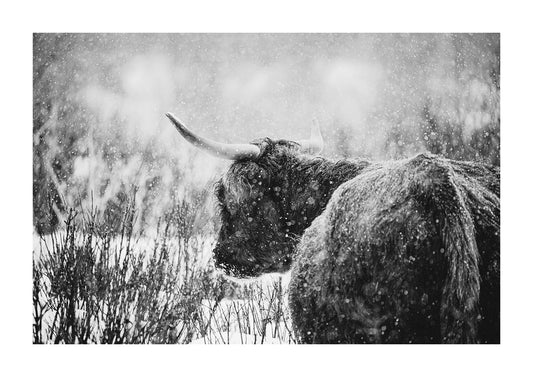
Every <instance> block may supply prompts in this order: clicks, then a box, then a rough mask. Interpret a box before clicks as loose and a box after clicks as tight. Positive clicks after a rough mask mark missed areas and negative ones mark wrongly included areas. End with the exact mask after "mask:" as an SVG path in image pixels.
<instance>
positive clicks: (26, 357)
mask: <svg viewBox="0 0 533 377" xmlns="http://www.w3.org/2000/svg"><path fill="white" fill-rule="evenodd" d="M524 3H525V2H524ZM407 4H409V5H407ZM2 8H3V10H2V16H1V18H2V22H1V23H0V24H1V25H2V26H1V27H2V33H1V35H2V36H1V38H2V43H1V44H0V46H1V51H2V58H1V61H2V65H1V69H0V74H1V75H2V80H1V81H0V82H1V83H2V85H1V86H0V95H1V103H2V113H4V114H3V116H2V118H1V119H2V129H3V131H4V132H3V134H2V136H1V137H0V140H1V141H2V144H1V153H2V159H1V161H2V184H1V185H0V186H1V190H2V192H1V195H0V198H1V199H2V207H1V208H2V209H3V210H2V224H1V228H0V229H2V235H3V237H2V238H3V240H2V241H3V242H2V246H3V247H2V251H3V255H4V259H3V260H2V264H1V265H2V271H1V274H0V276H1V279H2V281H1V285H0V286H1V287H2V294H1V296H0V297H1V300H2V309H1V313H2V314H1V315H2V317H1V322H0V323H1V325H2V330H3V331H0V336H1V339H2V357H1V359H2V360H3V362H2V363H1V366H0V368H1V369H0V370H1V371H2V372H3V373H2V374H4V375H26V374H28V375H29V374H30V373H32V375H36V376H40V375H54V376H58V375H59V376H60V375H94V374H102V375H110V374H116V375H129V374H134V375H158V374H159V375H161V374H162V373H165V374H182V375H188V374H189V373H192V374H194V375H196V374H201V375H203V374H206V375H207V374H217V375H218V374H232V375H234V374H246V375H257V374H259V375H267V374H268V375H272V374H291V375H293V376H294V375H302V376H308V375H340V374H352V375H356V374H357V375H359V374H360V375H385V374H386V375H398V374H399V375H431V376H434V375H436V376H440V375H442V376H444V375H446V376H449V375H456V374H457V375H467V374H468V375H483V376H486V375H503V374H504V373H505V374H506V375H514V374H518V372H520V373H519V374H520V375H527V374H528V373H527V372H528V371H529V372H530V373H531V371H532V367H531V362H530V360H528V357H529V356H530V354H531V351H530V349H531V347H528V346H529V343H530V341H531V335H532V331H531V327H532V326H531V324H530V323H529V320H530V316H531V314H532V313H533V311H532V304H531V294H529V290H530V287H532V285H531V279H530V276H531V269H532V268H533V264H532V263H531V254H532V252H533V250H532V247H531V241H530V240H529V237H528V236H529V235H530V234H531V233H532V232H533V231H532V230H531V229H530V228H531V224H532V223H533V221H532V220H531V218H532V214H533V211H532V208H531V202H532V198H531V197H532V192H533V190H532V186H531V174H532V173H531V171H532V169H531V162H532V161H531V160H532V159H531V157H530V154H529V153H530V150H531V147H530V145H531V140H533V139H532V138H531V127H532V124H531V123H532V121H531V119H532V116H531V114H530V110H531V108H532V106H531V105H530V102H531V99H532V95H531V91H532V89H533V85H532V82H531V76H532V74H531V70H532V67H531V63H532V59H531V47H530V46H531V40H530V36H531V27H530V24H531V21H530V17H531V12H530V11H528V10H527V9H526V8H525V6H518V5H512V4H511V2H507V3H502V2H495V1H483V2H468V3H467V2H466V1H464V0H463V1H451V0H447V1H441V2H433V1H410V2H406V1H385V2H384V1H366V2H364V3H351V4H350V3H348V2H339V1H332V0H330V1H327V2H316V1H315V2H310V1H305V2H304V1H302V2H296V1H295V2H291V3H289V2H288V1H264V2H257V1H256V2H253V1H196V2H195V3H194V5H193V4H192V2H190V3H183V2H179V1H169V2H166V3H163V2H160V1H150V2H146V1H143V2H140V1H130V2H123V3H118V2H117V3H110V2H109V0H108V1H101V0H93V1H90V2H89V1H87V2H72V1H41V2H37V1H34V2H27V3H25V4H22V3H20V4H16V5H15V4H14V2H10V3H9V4H7V3H6V4H4V5H3V7H2ZM54 31H56V32H62V31H76V32H85V31H94V32H97V31H98V32H104V31H105V32H125V31H128V32H133V31H135V32H215V31H218V32H220V31H224V32H243V31H246V32H266V31H270V32H272V31H279V32H408V31H424V32H426V31H431V32H450V31H454V32H501V33H502V43H501V44H502V48H501V52H502V75H501V77H502V101H501V104H502V112H501V113H502V129H501V131H502V172H503V174H502V207H503V213H502V345H500V346H263V347H246V346H232V347H224V346H123V347H113V346H86V347H83V346H56V347H52V346H35V345H32V344H31V328H30V326H29V323H30V322H31V318H30V317H29V312H30V298H29V297H30V293H31V267H30V266H31V249H32V237H31V231H32V205H31V195H32V189H31V187H32V178H31V164H32V151H31V144H30V139H31V131H30V130H31V124H32V115H31V114H32V108H31V107H32V89H31V88H32V77H31V72H32V51H31V44H32V32H54ZM6 115H7V116H6Z"/></svg>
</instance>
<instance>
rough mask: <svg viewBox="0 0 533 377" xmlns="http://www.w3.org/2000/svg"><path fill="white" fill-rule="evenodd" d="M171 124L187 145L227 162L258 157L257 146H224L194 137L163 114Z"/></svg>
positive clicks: (176, 119) (173, 119) (171, 117)
mask: <svg viewBox="0 0 533 377" xmlns="http://www.w3.org/2000/svg"><path fill="white" fill-rule="evenodd" d="M165 115H166V116H167V118H168V119H170V121H171V122H172V124H173V125H174V126H175V127H176V129H177V130H178V132H179V133H180V134H181V136H183V137H184V138H185V140H187V141H188V142H189V143H191V144H192V145H194V146H195V147H198V148H200V149H202V150H204V151H206V152H207V153H209V154H211V155H213V156H215V157H219V158H225V159H228V160H235V161H240V160H247V159H255V158H257V157H258V156H259V153H260V150H259V147H258V146H257V145H253V144H224V143H219V142H216V141H212V140H208V139H205V138H203V137H201V136H198V135H195V134H194V133H193V132H192V131H191V130H189V129H188V128H187V127H185V125H184V124H183V123H182V122H181V121H180V120H179V119H178V118H176V117H175V116H174V114H172V113H166V114H165Z"/></svg>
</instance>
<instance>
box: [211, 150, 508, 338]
mask: <svg viewBox="0 0 533 377" xmlns="http://www.w3.org/2000/svg"><path fill="white" fill-rule="evenodd" d="M255 144H256V145H258V146H259V147H260V149H261V155H260V157H259V158H258V159H256V160H254V161H241V162H235V163H234V164H232V166H231V167H230V168H229V171H228V172H227V173H226V175H225V176H224V178H223V179H222V180H221V181H220V182H219V184H218V186H217V190H216V193H217V197H218V200H219V203H220V212H221V217H222V227H221V231H220V235H219V239H218V244H217V246H216V248H215V250H214V257H215V261H216V263H217V265H218V266H219V267H221V268H223V269H225V270H226V272H227V273H229V274H232V275H236V276H240V277H245V276H256V275H259V274H262V273H266V272H273V271H278V272H282V271H285V270H287V269H288V268H289V267H290V266H291V265H293V266H294V269H293V271H292V277H291V284H290V288H289V294H290V297H289V300H290V307H291V314H292V320H293V324H294V327H295V330H296V333H297V335H298V338H299V340H300V341H301V342H306V343H311V342H319V343H369V342H386V343H409V342H417V343H442V342H447V343H474V342H489V343H497V342H499V297H500V295H499V247H500V246H499V181H500V179H499V169H498V168H494V167H489V166H486V165H482V164H477V163H468V162H458V161H452V160H447V159H443V158H439V157H437V156H433V155H429V154H422V155H419V156H416V157H414V158H412V159H408V160H402V161H393V162H386V163H369V162H367V161H363V160H341V161H330V160H326V159H323V158H311V157H309V156H305V155H302V154H300V153H298V145H297V144H296V143H292V142H287V141H276V142H275V141H272V140H270V139H263V140H260V141H257V142H255ZM313 220H314V221H313ZM302 235H303V237H301V236H302ZM293 260H294V263H293Z"/></svg>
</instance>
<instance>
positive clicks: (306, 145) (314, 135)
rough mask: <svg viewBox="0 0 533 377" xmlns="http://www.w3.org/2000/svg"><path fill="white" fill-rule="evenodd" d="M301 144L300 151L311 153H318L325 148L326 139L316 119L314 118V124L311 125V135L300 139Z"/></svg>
mask: <svg viewBox="0 0 533 377" xmlns="http://www.w3.org/2000/svg"><path fill="white" fill-rule="evenodd" d="M298 144H300V151H302V152H304V153H310V154H318V153H320V152H322V149H324V139H322V134H321V133H320V125H319V124H318V121H317V120H316V119H313V126H312V127H311V137H310V138H309V139H305V140H298Z"/></svg>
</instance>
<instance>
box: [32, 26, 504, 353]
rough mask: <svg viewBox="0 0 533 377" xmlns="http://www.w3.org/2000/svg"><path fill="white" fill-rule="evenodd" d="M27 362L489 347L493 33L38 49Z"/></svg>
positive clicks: (495, 139) (54, 38)
mask: <svg viewBox="0 0 533 377" xmlns="http://www.w3.org/2000/svg"><path fill="white" fill-rule="evenodd" d="M33 225H34V249H33V305H34V310H33V313H34V323H33V342H34V343H54V344H57V343H69V344H70V343H73V344H85V343H97V344H126V343H142V344H146V343H148V344H151V343H165V344H167V343H184V344H187V343H195V344H232V343H239V344H266V343H275V344H280V343H289V344H299V343H321V344H324V343H328V344H329V343H348V344H355V343H394V344H403V343H424V344H425V343H496V344H497V343H499V342H500V36H499V34H438V33H436V34H355V33H353V34H334V33H333V34H312V33H311V34H208V33H207V34H98V33H96V34H39V33H36V34H34V35H33Z"/></svg>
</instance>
